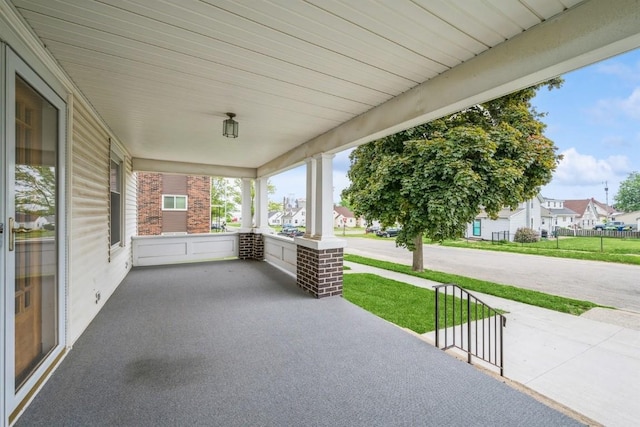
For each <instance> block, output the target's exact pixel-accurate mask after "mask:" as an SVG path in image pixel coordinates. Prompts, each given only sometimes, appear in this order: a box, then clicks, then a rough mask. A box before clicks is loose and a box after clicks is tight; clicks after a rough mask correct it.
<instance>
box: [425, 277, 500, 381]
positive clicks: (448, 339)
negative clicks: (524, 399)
mask: <svg viewBox="0 0 640 427" xmlns="http://www.w3.org/2000/svg"><path fill="white" fill-rule="evenodd" d="M434 289H435V293H436V296H435V298H436V310H435V316H436V319H435V320H436V331H435V338H436V347H437V348H441V346H440V343H441V341H442V340H441V339H440V335H441V330H442V331H443V334H444V346H443V347H442V349H443V350H447V349H449V348H452V347H455V348H458V349H460V350H462V351H464V352H465V353H467V362H468V363H471V360H472V356H475V357H477V358H478V359H480V360H482V361H484V362H487V363H489V364H491V365H494V366H496V367H498V368H499V369H500V375H504V349H503V345H502V344H503V337H504V334H503V328H504V327H506V325H507V318H506V317H504V316H503V315H502V314H501V313H500V312H498V310H496V309H494V308H492V307H490V306H489V305H487V304H485V303H484V302H482V301H481V300H480V299H478V298H477V297H476V296H474V295H473V294H471V293H469V292H467V291H466V290H464V289H462V288H461V287H460V286H458V285H455V284H453V283H449V284H443V285H437V286H434ZM449 290H451V292H449ZM440 294H443V295H444V298H443V299H442V298H441V295H440ZM441 306H442V307H441ZM465 309H466V311H465ZM441 317H442V319H444V324H442V319H441Z"/></svg>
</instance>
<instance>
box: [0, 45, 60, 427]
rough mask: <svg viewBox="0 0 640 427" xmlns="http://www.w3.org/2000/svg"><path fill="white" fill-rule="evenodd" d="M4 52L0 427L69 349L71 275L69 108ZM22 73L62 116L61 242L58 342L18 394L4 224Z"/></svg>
mask: <svg viewBox="0 0 640 427" xmlns="http://www.w3.org/2000/svg"><path fill="white" fill-rule="evenodd" d="M0 54H1V55H2V58H4V61H0V78H2V80H1V81H0V82H2V83H4V84H2V85H0V86H2V87H4V93H2V92H0V95H1V97H0V99H2V102H3V103H4V107H5V108H4V113H3V114H2V118H1V119H0V130H1V133H0V147H1V150H0V151H1V153H0V161H1V162H2V163H0V165H1V170H2V173H1V174H0V175H2V176H0V190H1V191H0V193H1V194H0V201H4V203H2V206H3V208H2V209H4V210H3V211H2V212H0V222H3V223H5V230H4V233H3V234H2V238H1V239H0V241H1V242H0V250H1V255H2V256H0V277H1V280H2V283H3V292H0V306H1V307H3V308H2V315H1V316H0V326H1V328H0V334H1V342H0V344H2V346H3V350H0V363H1V365H0V368H1V369H0V371H1V372H0V379H1V380H2V384H3V387H4V390H3V393H2V394H4V399H3V401H2V402H0V405H1V408H0V414H1V415H2V418H1V419H2V425H8V424H9V421H10V420H9V418H10V417H12V415H13V416H14V417H15V415H16V414H13V412H14V411H16V408H19V407H20V406H21V403H23V401H25V400H27V399H28V398H31V397H32V396H33V391H34V389H35V388H37V387H39V386H40V385H41V379H42V378H43V376H45V375H46V374H47V373H48V372H49V371H50V368H51V367H52V365H53V363H54V362H55V361H56V359H58V358H59V357H60V356H61V355H62V354H63V353H64V350H65V348H66V344H67V336H66V333H67V331H66V323H67V322H66V317H67V313H66V300H67V292H66V285H67V273H66V240H67V239H66V221H67V220H66V212H65V207H66V180H67V177H66V167H65V163H66V141H67V139H66V135H67V114H68V111H67V104H66V102H65V101H64V99H63V98H62V97H60V96H59V95H58V94H57V93H56V92H55V91H54V90H53V89H52V88H51V87H50V86H49V85H48V84H47V82H46V81H44V80H43V79H42V78H41V77H40V76H39V75H38V74H36V73H35V71H33V69H31V67H29V66H28V65H27V64H26V63H25V62H24V61H23V60H22V59H21V58H20V57H19V56H18V55H17V54H16V53H15V52H14V51H13V50H12V49H11V48H10V47H8V46H6V45H3V44H2V43H0ZM16 75H19V76H20V77H21V78H22V79H23V80H25V81H26V82H27V83H29V84H30V85H31V86H32V87H33V88H34V89H36V90H37V91H38V92H39V94H40V95H41V96H43V97H44V98H46V99H47V101H49V102H50V103H51V104H52V105H53V106H54V107H56V108H57V109H58V111H59V114H58V120H57V121H58V135H57V138H58V142H57V143H58V146H57V165H56V168H57V196H56V197H57V218H58V219H59V220H58V221H56V222H57V224H56V230H57V231H56V233H57V237H56V239H57V240H56V243H57V256H58V258H57V275H56V277H57V288H56V291H57V299H56V303H57V305H56V311H57V313H56V314H57V316H56V321H57V339H56V345H55V346H54V348H53V350H52V351H51V352H50V353H49V354H48V355H47V356H46V358H45V359H44V360H43V361H42V363H40V365H39V366H38V367H37V368H36V369H35V370H34V372H33V374H32V375H31V376H30V378H29V379H27V380H26V381H25V383H24V384H23V385H22V386H21V387H20V389H19V390H17V391H16V390H15V369H14V368H15V366H14V365H15V355H14V351H15V316H14V311H15V307H14V304H15V302H14V299H15V298H14V285H13V284H14V282H15V267H14V266H15V251H14V252H10V251H8V250H7V249H8V239H9V234H10V233H11V230H8V227H7V226H6V221H7V220H8V217H9V216H10V215H13V212H14V211H15V200H14V196H13V193H14V188H12V187H13V180H14V177H13V174H14V169H15V132H16V131H15V76H16Z"/></svg>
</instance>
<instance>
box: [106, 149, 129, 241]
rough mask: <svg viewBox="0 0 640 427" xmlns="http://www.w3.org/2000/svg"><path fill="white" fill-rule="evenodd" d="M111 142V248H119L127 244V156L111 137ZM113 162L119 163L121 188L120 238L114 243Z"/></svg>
mask: <svg viewBox="0 0 640 427" xmlns="http://www.w3.org/2000/svg"><path fill="white" fill-rule="evenodd" d="M109 142H110V145H111V148H110V150H109V152H110V156H109V247H110V249H112V250H113V249H117V248H121V247H124V246H125V239H124V225H125V217H124V216H125V207H124V202H125V185H124V177H125V174H124V165H125V162H124V160H125V156H124V153H123V152H122V151H121V150H120V149H119V147H117V146H116V145H115V144H114V143H113V141H112V140H111V138H109ZM111 162H114V163H117V164H118V169H119V170H118V175H119V182H118V184H119V185H118V187H119V188H118V190H120V193H119V195H120V200H119V202H120V206H118V208H117V209H118V211H119V223H120V224H119V231H120V233H119V240H118V241H117V242H115V243H113V239H112V224H113V203H112V193H113V191H111V170H112V169H111Z"/></svg>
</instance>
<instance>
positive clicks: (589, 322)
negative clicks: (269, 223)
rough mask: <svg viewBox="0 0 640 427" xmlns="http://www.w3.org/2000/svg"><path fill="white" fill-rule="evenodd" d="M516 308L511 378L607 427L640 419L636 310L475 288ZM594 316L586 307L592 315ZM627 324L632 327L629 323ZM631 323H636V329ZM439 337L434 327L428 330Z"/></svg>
mask: <svg viewBox="0 0 640 427" xmlns="http://www.w3.org/2000/svg"><path fill="white" fill-rule="evenodd" d="M345 265H348V266H349V267H351V270H349V271H347V272H348V273H359V272H366V273H373V274H377V275H380V276H383V277H388V278H390V279H394V280H398V281H401V282H405V283H411V284H413V285H415V286H420V287H425V288H431V287H432V286H433V285H436V283H435V282H431V281H428V280H424V279H420V278H416V277H413V276H408V275H404V274H401V273H394V272H390V271H386V270H381V269H377V268H373V267H368V266H364V265H361V264H355V263H348V262H346V263H345ZM473 294H474V295H476V296H478V297H479V298H480V299H482V300H483V301H484V302H486V303H488V304H489V305H491V306H493V307H497V308H500V309H503V310H506V311H508V313H507V314H506V317H507V327H506V328H505V330H504V332H505V338H504V343H505V344H504V345H505V356H504V359H505V370H504V373H505V377H507V378H509V379H511V380H513V381H516V382H517V383H520V384H523V385H525V386H526V387H528V388H530V389H532V390H534V391H535V392H538V393H540V394H541V395H543V396H546V397H548V398H550V399H552V400H554V401H556V402H558V403H560V404H562V405H565V406H567V407H568V408H570V409H572V410H574V411H576V412H578V413H580V414H583V415H585V416H586V417H588V418H590V419H593V420H595V421H597V422H599V423H602V424H604V425H607V426H630V425H637V424H638V422H639V420H640V405H638V403H637V402H638V396H640V330H637V329H634V328H635V327H636V326H637V323H636V322H637V318H636V317H635V316H634V315H633V313H631V314H630V313H627V312H624V311H620V310H606V312H605V313H604V315H603V314H602V313H601V312H602V311H603V310H605V309H598V310H596V314H593V316H594V317H596V318H599V319H606V320H607V323H605V322H603V321H599V320H593V319H591V318H588V316H584V315H583V316H573V315H569V314H564V313H558V312H555V311H551V310H546V309H542V308H538V307H534V306H530V305H527V304H522V303H518V302H514V301H510V300H505V299H502V298H497V297H494V296H491V295H485V294H480V293H475V292H473ZM585 314H586V313H585ZM625 326H627V327H625ZM629 326H630V327H629ZM426 337H427V338H429V339H433V333H431V334H426Z"/></svg>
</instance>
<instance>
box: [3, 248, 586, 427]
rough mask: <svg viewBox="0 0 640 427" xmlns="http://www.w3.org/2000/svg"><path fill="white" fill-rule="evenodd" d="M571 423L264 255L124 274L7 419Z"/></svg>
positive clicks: (94, 422) (142, 422)
mask: <svg viewBox="0 0 640 427" xmlns="http://www.w3.org/2000/svg"><path fill="white" fill-rule="evenodd" d="M574 424H575V425H579V423H578V422H576V421H574V420H573V419H570V418H568V417H566V416H564V415H563V414H560V413H559V412H556V411H555V410H553V409H551V408H549V407H546V406H545V405H543V404H541V403H540V402H538V401H536V400H534V399H533V398H531V397H529V396H527V395H524V394H522V393H520V392H518V391H516V390H514V389H512V388H510V387H509V386H508V385H506V384H504V383H503V382H501V381H499V380H497V379H494V378H493V377H491V376H488V375H485V374H483V373H481V372H479V371H477V370H476V368H474V367H472V366H470V365H467V364H466V363H464V362H462V361H459V360H457V359H455V358H452V357H450V356H448V355H447V354H445V353H444V352H442V351H439V350H437V349H435V348H434V347H433V346H432V345H430V344H428V343H426V342H424V341H422V340H421V339H419V338H417V337H416V336H414V335H412V334H410V333H407V332H406V331H403V330H401V329H400V328H398V327H396V326H394V325H392V324H390V323H388V322H386V321H384V320H382V319H380V318H378V317H376V316H374V315H372V314H370V313H368V312H366V311H364V310H362V309H360V308H359V307H357V306H355V305H352V304H351V303H349V302H348V301H346V300H344V299H343V298H325V299H321V300H317V299H315V298H313V297H312V296H310V295H309V294H308V293H306V292H304V291H303V290H301V289H300V288H298V287H297V286H296V283H295V280H294V279H293V277H292V276H291V275H290V274H287V273H284V272H283V271H281V270H279V269H277V268H274V267H273V266H272V265H270V264H269V263H266V262H257V261H253V262H252V261H237V260H230V261H217V262H208V263H191V264H182V265H170V266H154V267H138V268H134V269H133V270H132V271H131V272H130V273H129V275H128V276H127V277H126V279H125V280H124V282H123V283H122V284H121V286H120V287H119V288H118V289H117V290H116V291H115V292H114V294H113V295H112V296H111V298H110V299H109V301H108V302H107V303H106V304H105V305H104V308H103V309H102V310H101V312H100V313H99V314H98V316H97V317H96V319H95V320H94V322H92V324H91V325H90V326H89V327H88V328H87V330H86V331H85V333H84V334H83V335H82V336H81V337H80V338H79V339H78V340H77V341H76V343H75V345H74V347H73V350H72V351H70V352H69V355H68V356H67V357H66V358H65V360H64V361H63V362H62V363H61V364H60V366H59V367H58V368H57V369H56V371H55V372H54V373H53V375H52V377H51V379H50V380H49V381H48V382H47V383H46V384H45V385H44V387H43V388H42V390H41V392H40V393H39V394H38V395H37V396H36V398H35V399H34V401H33V402H32V403H31V405H30V406H29V407H28V408H27V409H26V411H25V413H24V414H23V415H22V416H21V417H20V418H19V420H18V422H17V424H16V425H19V426H38V425H43V426H44V425H47V426H49V425H137V426H147V425H149V426H150V425H154V426H157V425H224V426H234V425H238V426H240V425H242V426H246V425H261V426H276V425H277V426H285V425H317V426H322V425H326V426H339V425H349V426H358V425H362V426H373V425H384V426H392V425H528V426H530V425H565V426H567V425H574Z"/></svg>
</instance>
